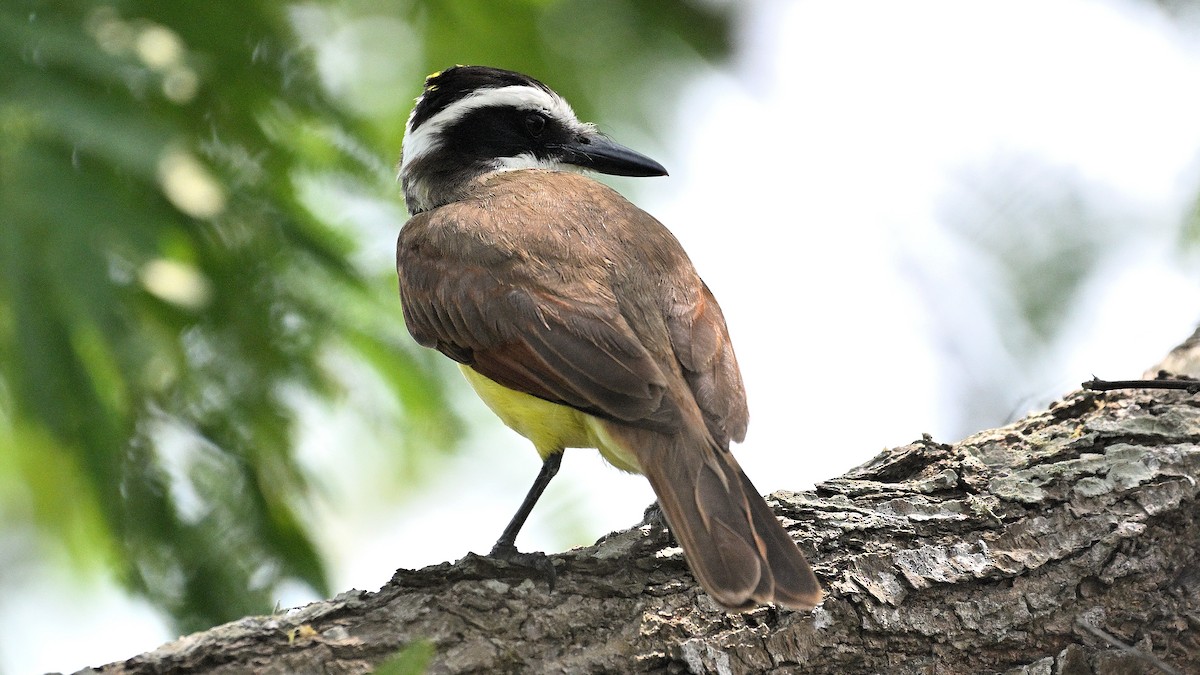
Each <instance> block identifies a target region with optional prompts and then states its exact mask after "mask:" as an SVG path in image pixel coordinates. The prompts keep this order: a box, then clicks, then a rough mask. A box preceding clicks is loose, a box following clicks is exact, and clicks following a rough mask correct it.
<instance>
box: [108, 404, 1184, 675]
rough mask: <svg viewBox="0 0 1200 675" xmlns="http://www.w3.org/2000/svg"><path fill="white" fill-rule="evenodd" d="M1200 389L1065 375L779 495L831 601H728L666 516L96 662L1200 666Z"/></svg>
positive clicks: (186, 666)
mask: <svg viewBox="0 0 1200 675" xmlns="http://www.w3.org/2000/svg"><path fill="white" fill-rule="evenodd" d="M1198 439H1200V401H1198V400H1197V399H1196V398H1195V397H1194V396H1189V395H1187V394H1186V393H1184V392H1177V391H1132V392H1125V391H1122V392H1112V393H1096V392H1088V391H1080V392H1076V393H1074V394H1072V395H1070V396H1068V397H1067V398H1065V399H1064V400H1062V401H1060V402H1058V403H1056V404H1054V405H1052V406H1050V408H1049V409H1048V410H1046V411H1044V412H1040V413H1037V414H1033V415H1030V416H1029V417H1027V418H1025V419H1023V420H1021V421H1019V422H1016V423H1014V424H1011V425H1009V426H1006V427H1002V428H999V429H993V430H989V431H984V432H981V433H979V434H976V435H974V436H972V437H970V438H967V439H966V440H964V441H962V442H961V443H958V444H955V445H945V444H941V443H936V442H933V441H932V440H930V439H929V438H925V439H922V440H920V441H917V442H915V443H912V444H910V445H906V446H904V447H900V448H896V449H893V450H888V451H886V452H883V453H881V454H880V455H879V456H877V457H876V458H874V459H872V460H871V461H870V462H867V463H866V464H864V465H863V466H861V467H859V468H857V469H854V470H852V471H850V472H849V473H847V474H846V475H845V476H842V477H840V478H836V479H834V480H830V481H826V482H824V483H822V484H820V485H818V486H817V488H816V490H814V491H811V492H801V493H796V492H776V493H775V494H774V495H772V502H773V504H772V505H773V506H774V507H775V508H776V512H777V513H778V515H779V516H780V517H781V518H782V519H783V521H784V524H785V525H786V526H787V527H788V529H789V530H790V531H791V532H792V533H793V534H794V535H795V536H796V538H797V539H798V540H799V541H800V542H801V545H802V546H803V548H804V549H805V553H806V555H808V556H809V559H810V560H812V561H813V562H814V567H815V569H816V570H817V574H818V576H820V578H821V579H822V582H823V583H824V584H825V586H826V588H827V590H828V591H829V595H828V598H827V599H826V600H825V601H824V603H822V605H820V606H819V607H818V608H817V609H815V610H814V611H813V612H811V613H808V612H791V611H785V610H779V609H775V608H762V609H759V610H757V611H754V612H751V613H748V614H726V613H724V612H722V611H721V610H720V609H718V608H717V607H716V606H715V605H714V604H713V603H712V602H711V601H710V600H709V599H708V598H707V597H706V596H705V595H704V594H703V593H702V592H701V591H700V590H699V589H698V588H697V586H696V584H695V583H694V582H693V580H692V579H691V577H690V575H689V574H688V571H687V566H686V564H685V563H684V561H683V559H682V557H681V555H680V552H679V550H678V549H676V548H674V547H672V544H671V541H670V538H669V535H668V533H667V532H666V531H665V530H664V529H663V527H661V525H657V524H654V525H643V526H641V527H635V528H633V529H631V530H627V531H624V532H618V533H614V534H612V535H610V536H608V537H606V538H605V539H603V540H601V541H600V542H598V543H597V544H596V545H595V546H592V547H588V548H584V549H579V550H573V551H568V552H566V553H561V554H557V555H553V556H551V560H552V561H553V564H554V567H555V569H556V571H557V581H556V585H555V589H554V590H553V592H551V591H550V590H549V588H548V584H547V583H546V581H545V580H544V579H539V578H536V576H535V578H530V577H529V574H530V573H529V571H528V570H525V569H521V568H515V567H512V566H509V565H507V564H505V563H501V562H496V561H492V560H490V559H487V558H482V557H478V556H475V555H468V556H467V557H466V558H464V559H462V560H460V561H458V562H456V563H454V564H449V563H446V564H441V565H435V566H432V567H428V568H425V569H422V570H416V571H410V570H400V571H398V572H397V573H396V575H395V577H394V578H393V579H392V580H391V581H390V582H389V583H388V584H387V585H386V586H384V588H383V589H381V590H380V591H379V592H377V593H369V592H363V591H351V592H348V593H343V594H342V595H339V596H338V597H336V598H334V599H333V600H330V601H328V602H319V603H314V604H312V605H309V606H307V607H304V608H300V609H294V610H289V611H286V612H283V613H281V614H278V615H275V616H269V617H254V618H247V619H243V620H241V621H238V622H234V623H231V624H227V625H224V626H219V627H217V628H214V629H212V630H210V631H207V632H204V633H198V634H195V635H190V636H187V637H185V638H182V639H180V640H178V641H176V642H173V643H170V644H167V645H164V646H163V647H160V648H159V649H157V650H155V651H153V652H149V653H147V654H143V655H141V656H137V657H135V658H133V659H130V660H128V661H125V662H124V663H115V664H110V665H108V666H105V667H103V668H101V669H100V671H99V672H103V673H112V674H117V673H122V674H124V673H128V674H133V673H167V672H171V673H187V672H201V671H203V672H211V673H245V672H253V673H276V672H317V671H320V672H339V673H365V672H370V670H371V669H372V668H373V667H374V666H375V665H376V664H378V663H380V662H381V661H383V660H385V659H387V658H388V657H389V656H390V655H392V654H394V653H396V652H397V651H398V650H401V649H403V648H404V647H406V646H408V645H412V644H416V643H420V642H421V641H428V642H429V643H431V644H432V645H433V650H432V651H433V653H434V656H433V660H432V663H430V664H429V670H430V672H435V673H444V672H489V673H491V672H513V671H530V672H551V671H553V672H560V671H565V672H625V673H628V672H680V671H684V670H687V671H691V672H704V673H707V672H713V673H716V672H734V673H739V672H745V673H749V672H814V673H817V672H820V673H826V672H838V673H865V672H887V673H932V672H1010V673H1047V674H1048V673H1051V672H1055V673H1060V672H1062V673H1067V672H1071V673H1074V672H1080V673H1087V672H1094V673H1125V672H1155V671H1156V670H1158V671H1161V672H1165V673H1170V672H1173V671H1172V669H1174V672H1200V644H1198V639H1197V635H1198V633H1197V629H1198V628H1200V527H1198V524H1197V516H1198V515H1200V509H1198V508H1197V497H1198V495H1200V488H1198V487H1197V476H1200V448H1198V447H1197V440H1198Z"/></svg>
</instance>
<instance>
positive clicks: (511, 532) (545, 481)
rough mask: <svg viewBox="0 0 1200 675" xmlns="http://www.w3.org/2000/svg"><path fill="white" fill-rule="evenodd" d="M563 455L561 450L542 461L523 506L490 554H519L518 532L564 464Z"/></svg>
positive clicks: (509, 557)
mask: <svg viewBox="0 0 1200 675" xmlns="http://www.w3.org/2000/svg"><path fill="white" fill-rule="evenodd" d="M562 456H563V454H562V451H559V452H555V453H553V454H551V455H549V456H548V457H546V459H545V460H543V461H542V469H541V471H538V475H537V478H535V479H534V480H533V485H531V486H530V487H529V492H528V493H526V494H525V500H524V501H522V502H521V506H520V507H519V508H518V509H517V512H516V513H515V514H513V517H512V520H510V521H508V527H505V528H504V532H502V533H500V538H499V539H497V540H496V545H495V546H493V547H492V552H491V553H490V554H489V555H490V556H491V557H493V558H502V559H505V560H513V559H514V558H515V557H517V556H518V553H517V546H516V541H517V533H518V532H520V531H521V527H522V526H524V525H525V520H526V519H527V518H529V514H530V512H532V511H533V505H534V504H537V501H538V499H540V498H541V496H542V493H543V492H545V491H546V486H547V485H549V484H550V481H551V480H552V479H553V478H554V476H555V474H557V473H558V467H559V466H560V465H562ZM514 562H516V561H514Z"/></svg>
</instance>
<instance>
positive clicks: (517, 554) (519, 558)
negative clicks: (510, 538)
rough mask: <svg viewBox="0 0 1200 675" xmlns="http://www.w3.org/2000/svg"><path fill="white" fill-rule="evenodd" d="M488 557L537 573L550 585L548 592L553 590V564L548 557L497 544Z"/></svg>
mask: <svg viewBox="0 0 1200 675" xmlns="http://www.w3.org/2000/svg"><path fill="white" fill-rule="evenodd" d="M488 557H489V558H492V559H494V560H502V561H504V562H506V563H509V564H510V565H516V566H518V567H524V568H526V569H529V570H533V571H535V572H538V573H539V574H540V576H542V577H544V578H545V579H546V580H547V582H548V583H549V584H550V590H551V591H553V590H554V580H555V572H554V563H553V562H551V560H550V557H549V556H547V555H546V554H545V553H542V552H541V551H533V552H530V553H522V552H521V551H518V550H517V547H516V546H514V545H512V544H505V543H502V542H497V543H496V545H495V546H493V547H492V551H491V553H488Z"/></svg>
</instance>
